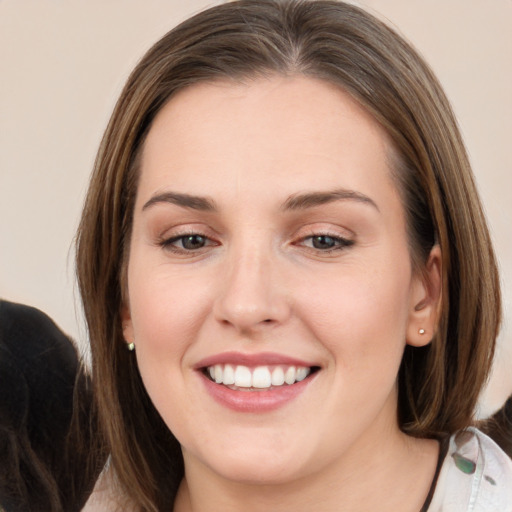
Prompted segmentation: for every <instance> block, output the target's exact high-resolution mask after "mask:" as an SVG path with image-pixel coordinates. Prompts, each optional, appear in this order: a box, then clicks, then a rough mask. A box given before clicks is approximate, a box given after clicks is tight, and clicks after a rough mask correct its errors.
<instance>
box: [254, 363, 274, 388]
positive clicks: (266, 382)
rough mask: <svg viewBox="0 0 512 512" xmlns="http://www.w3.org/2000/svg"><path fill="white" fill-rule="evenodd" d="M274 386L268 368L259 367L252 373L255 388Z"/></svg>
mask: <svg viewBox="0 0 512 512" xmlns="http://www.w3.org/2000/svg"><path fill="white" fill-rule="evenodd" d="M271 384H272V378H271V377H270V370H269V369H268V368H267V367H266V366H258V367H257V368H255V369H254V372H253V373H252V387H253V388H269V387H270V385H271Z"/></svg>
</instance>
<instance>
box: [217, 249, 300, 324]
mask: <svg viewBox="0 0 512 512" xmlns="http://www.w3.org/2000/svg"><path fill="white" fill-rule="evenodd" d="M226 268H227V270H226V272H225V274H224V275H222V276H219V278H220V281H221V283H222V284H221V286H220V293H219V294H218V295H217V297H216V300H215V305H214V315H215V318H216V319H217V320H218V321H219V322H221V323H223V324H225V325H229V326H231V327H233V328H235V329H236V330H237V331H239V332H240V333H242V334H251V333H254V332H257V331H259V330H261V329H265V328H268V327H271V326H276V325H279V324H282V323H283V322H285V321H286V320H287V319H288V317H289V316H290V304H289V301H288V300H287V297H286V291H285V286H283V284H284V283H282V282H281V281H282V280H280V279H279V278H278V276H279V269H278V268H277V264H276V261H275V258H274V259H273V257H272V255H270V254H269V253H268V251H263V250H260V251H255V250H254V248H252V249H249V250H246V251H244V250H241V251H239V252H238V253H236V254H233V255H232V256H231V257H230V258H229V261H226Z"/></svg>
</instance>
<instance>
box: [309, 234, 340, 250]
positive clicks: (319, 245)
mask: <svg viewBox="0 0 512 512" xmlns="http://www.w3.org/2000/svg"><path fill="white" fill-rule="evenodd" d="M334 245H335V241H334V238H333V237H332V236H327V235H319V236H315V237H313V247H314V248H315V249H332V248H333V247H334Z"/></svg>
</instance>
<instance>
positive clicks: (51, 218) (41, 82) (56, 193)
mask: <svg viewBox="0 0 512 512" xmlns="http://www.w3.org/2000/svg"><path fill="white" fill-rule="evenodd" d="M356 3H360V4H362V5H363V6H366V7H367V8H369V9H370V10H371V11H373V12H375V13H377V14H378V15H379V16H381V17H383V18H385V19H387V20H388V22H390V23H391V24H393V25H394V26H395V27H399V30H400V31H401V32H402V34H403V35H405V36H406V37H407V38H408V39H409V40H410V41H412V42H413V44H414V45H415V46H416V47H417V48H418V49H419V50H420V51H421V53H422V54H423V55H424V56H425V57H426V59H427V60H428V61H429V62H430V64H431V65H432V67H433V68H434V70H435V72H436V73H437V74H438V76H439V77H440V79H441V81H442V83H443V84H444V86H445V89H446V91H447V93H448V96H449V97H450V99H451V100H452V102H453V105H454V108H455V111H456V113H457V115H458V118H459V121H460V125H461V128H462V132H463V134H464V137H465V140H466V143H467V146H468V148H469V152H470V155H471V159H472V162H473V165H474V169H475V174H476V177H477V181H478V183H479V185H480V189H481V193H482V196H483V199H484V203H485V205H486V208H487V212H488V217H489V220H490V224H491V228H492V232H493V236H494V240H495V243H496V249H497V252H498V256H499V259H500V263H501V267H502V280H503V285H504V286H503V288H504V294H505V310H506V320H505V326H504V329H503V333H502V335H501V338H500V351H499V357H498V362H497V365H496V370H495V375H494V377H493V380H492V382H491V385H490V388H489V390H488V392H487V394H486V396H485V399H484V400H483V405H482V411H481V412H482V414H486V413H487V412H488V411H490V410H492V409H494V408H497V407H498V406H499V405H500V403H501V402H502V401H503V399H504V397H505V396H506V395H507V394H508V393H510V392H512V371H511V370H512V304H511V302H512V300H511V297H512V237H511V234H512V228H511V226H512V198H511V193H512V172H511V171H512V151H510V145H511V142H512V141H511V135H512V87H511V85H512V0H428V1H426V0H362V1H361V2H356ZM211 4H212V2H207V1H205V0H189V1H187V2H185V1H178V0H166V1H164V0H144V1H143V0H137V1H135V0H0V296H2V297H3V298H6V299H9V300H13V301H19V302H24V303H27V304H31V305H34V306H36V307H39V308H41V309H43V310H44V311H45V312H47V313H48V314H49V315H51V316H52V317H53V318H54V319H55V320H56V321H57V323H58V324H60V326H61V327H62V328H63V329H64V330H65V331H67V332H68V333H70V334H71V335H72V336H73V337H75V339H77V340H78V341H79V342H80V345H81V347H82V348H83V350H86V346H87V341H86V334H85V329H84V327H83V321H82V318H81V314H80V306H79V300H78V298H77V292H76V287H75V282H74V268H73V251H72V244H73V236H74V231H75V229H76V225H77V222H78V218H79V214H80V207H81V203H82V200H83V196H84V193H85V190H86V186H87V180H88V175H89V173H90V170H91V167H92V163H93V160H94V156H95V151H96V148H97V146H98V144H99V140H100V137H101V134H102V131H103V129H104V127H105V125H106V123H107V120H108V117H109V115H110V112H111V110H112V107H113V104H114V101H115V99H116V97H117V96H118V94H119V93H120V90H121V87H122V85H123V82H124V80H125V79H126V77H127V74H128V73H129V71H130V70H131V68H132V67H133V66H134V65H135V63H136V62H137V60H138V59H139V58H140V57H141V56H142V54H143V52H144V51H145V50H146V49H147V48H148V47H149V46H150V45H151V44H152V43H153V42H154V41H155V40H156V39H158V38H159V37H160V36H161V35H163V34H164V33H165V32H166V31H167V30H168V29H170V28H171V27H172V26H173V25H175V24H176V23H177V22H179V21H181V20H183V19H184V18H186V17H187V16H188V15H189V14H191V13H194V12H197V11H198V10H200V9H202V8H203V7H205V6H207V5H211Z"/></svg>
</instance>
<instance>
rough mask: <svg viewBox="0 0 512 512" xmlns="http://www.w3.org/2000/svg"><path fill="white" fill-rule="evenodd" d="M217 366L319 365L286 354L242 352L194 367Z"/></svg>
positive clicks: (219, 356)
mask: <svg viewBox="0 0 512 512" xmlns="http://www.w3.org/2000/svg"><path fill="white" fill-rule="evenodd" d="M216 364H232V365H241V366H249V367H253V366H267V365H283V366H304V367H307V368H308V367H312V366H319V365H318V364H315V363H312V362H310V361H309V362H308V361H304V360H302V359H297V358H296V357H290V356H287V355H284V354H276V353H274V352H260V353H257V354H244V353H241V352H222V353H220V354H215V355H213V356H209V357H205V358H204V359H201V361H199V362H197V363H196V364H195V365H194V369H196V370H198V369H201V368H208V367H209V366H214V365H216Z"/></svg>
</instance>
